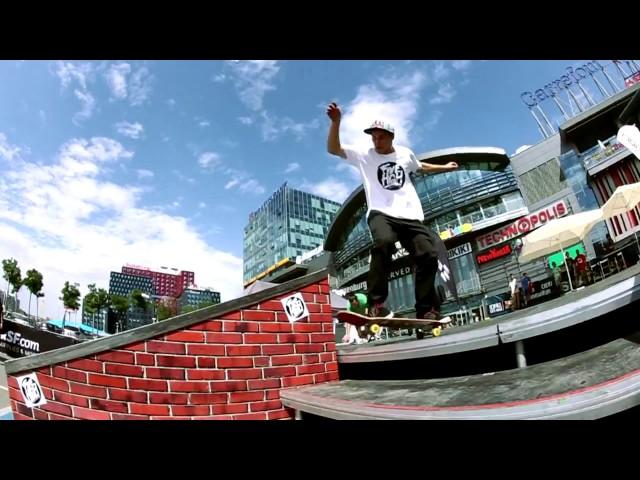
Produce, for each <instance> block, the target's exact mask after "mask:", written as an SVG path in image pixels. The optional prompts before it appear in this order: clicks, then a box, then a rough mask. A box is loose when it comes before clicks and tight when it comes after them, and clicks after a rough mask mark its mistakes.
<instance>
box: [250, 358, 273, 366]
mask: <svg viewBox="0 0 640 480" xmlns="http://www.w3.org/2000/svg"><path fill="white" fill-rule="evenodd" d="M253 366H254V367H270V366H271V357H254V358H253Z"/></svg>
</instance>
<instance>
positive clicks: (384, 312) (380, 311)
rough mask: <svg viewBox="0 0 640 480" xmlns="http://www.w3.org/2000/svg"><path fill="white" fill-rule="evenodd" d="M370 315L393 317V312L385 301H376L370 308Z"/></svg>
mask: <svg viewBox="0 0 640 480" xmlns="http://www.w3.org/2000/svg"><path fill="white" fill-rule="evenodd" d="M369 316H370V317H374V318H393V312H392V311H391V310H389V309H388V308H387V307H385V306H384V304H383V303H376V304H374V305H373V307H371V308H370V309H369Z"/></svg>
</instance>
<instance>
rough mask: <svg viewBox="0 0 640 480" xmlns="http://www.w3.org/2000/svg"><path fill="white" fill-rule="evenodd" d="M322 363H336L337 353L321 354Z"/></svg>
mask: <svg viewBox="0 0 640 480" xmlns="http://www.w3.org/2000/svg"><path fill="white" fill-rule="evenodd" d="M320 361H321V362H323V363H326V362H335V361H336V352H327V353H321V354H320Z"/></svg>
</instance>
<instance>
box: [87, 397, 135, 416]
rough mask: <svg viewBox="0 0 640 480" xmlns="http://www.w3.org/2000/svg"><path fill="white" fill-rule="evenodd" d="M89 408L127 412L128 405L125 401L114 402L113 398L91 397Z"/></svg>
mask: <svg viewBox="0 0 640 480" xmlns="http://www.w3.org/2000/svg"><path fill="white" fill-rule="evenodd" d="M91 408H93V409H98V410H106V411H108V412H118V413H129V407H128V406H127V404H126V403H125V402H114V401H113V400H101V399H99V398H92V399H91Z"/></svg>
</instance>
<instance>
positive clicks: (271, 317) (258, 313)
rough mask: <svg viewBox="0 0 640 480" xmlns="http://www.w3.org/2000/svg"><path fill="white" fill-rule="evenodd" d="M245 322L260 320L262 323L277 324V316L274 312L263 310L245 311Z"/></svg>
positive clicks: (243, 315) (243, 312)
mask: <svg viewBox="0 0 640 480" xmlns="http://www.w3.org/2000/svg"><path fill="white" fill-rule="evenodd" d="M242 319H243V320H259V321H262V322H275V320H276V315H275V313H273V312H266V311H263V310H243V311H242Z"/></svg>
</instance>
